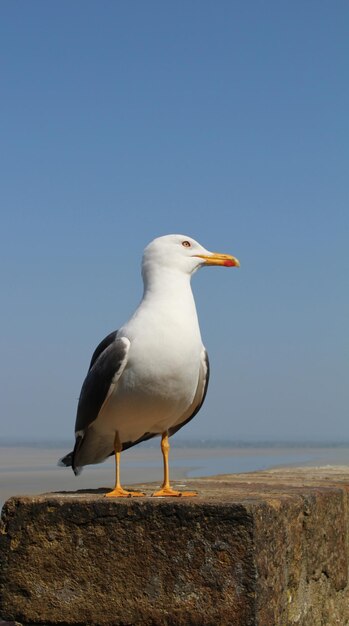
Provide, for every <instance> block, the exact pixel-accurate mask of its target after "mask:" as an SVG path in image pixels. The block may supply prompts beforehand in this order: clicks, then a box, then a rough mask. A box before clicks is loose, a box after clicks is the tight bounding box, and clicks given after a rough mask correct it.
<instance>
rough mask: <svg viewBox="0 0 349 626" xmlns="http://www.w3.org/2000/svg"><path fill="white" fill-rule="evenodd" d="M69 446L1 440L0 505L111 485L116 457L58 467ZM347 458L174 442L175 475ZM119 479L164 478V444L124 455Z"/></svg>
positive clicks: (346, 458) (337, 451)
mask: <svg viewBox="0 0 349 626" xmlns="http://www.w3.org/2000/svg"><path fill="white" fill-rule="evenodd" d="M66 452H67V449H66V448H64V449H63V448H58V447H57V448H55V447H53V446H49V447H38V446H35V447H34V446H30V445H28V446H23V445H21V446H14V445H11V446H0V505H1V504H2V503H3V502H4V501H5V500H6V499H7V498H9V497H10V496H12V495H18V494H36V493H46V492H49V491H71V490H72V491H75V490H77V489H89V488H90V489H96V488H98V487H111V486H113V480H114V461H113V459H112V458H111V459H108V460H107V461H106V462H105V463H102V464H101V465H94V466H89V467H86V468H85V469H84V471H83V473H82V475H81V476H79V477H76V476H74V474H73V472H72V471H71V470H70V469H69V468H61V467H57V460H58V459H59V458H60V457H62V456H63V455H64V454H65V453H66ZM343 464H349V446H348V447H337V446H329V447H314V446H311V447H309V446H301V445H300V446H293V447H290V446H283V445H278V446H277V445H275V444H273V445H272V446H271V445H267V444H266V445H265V446H263V447H262V446H258V447H253V446H251V447H250V446H248V447H246V446H244V447H236V446H234V445H232V446H231V447H229V446H224V447H219V446H218V447H217V446H214V447H208V446H207V445H205V447H200V446H198V445H196V446H195V447H185V446H183V444H182V443H181V445H180V446H179V447H177V448H176V443H175V441H174V442H173V445H172V447H171V455H170V468H171V478H172V479H173V480H174V481H178V480H183V479H184V478H193V477H199V476H213V475H216V474H233V473H239V472H251V471H256V470H263V469H268V468H271V467H278V466H292V465H303V466H304V465H343ZM121 479H122V483H123V484H124V485H126V486H127V485H130V484H134V483H137V482H142V483H144V482H154V481H157V483H158V484H160V482H161V480H162V457H161V452H160V446H158V447H157V446H155V445H153V446H151V447H150V446H149V445H145V446H144V445H141V446H136V447H135V448H132V449H131V450H128V451H126V452H125V453H124V454H123V455H122V462H121Z"/></svg>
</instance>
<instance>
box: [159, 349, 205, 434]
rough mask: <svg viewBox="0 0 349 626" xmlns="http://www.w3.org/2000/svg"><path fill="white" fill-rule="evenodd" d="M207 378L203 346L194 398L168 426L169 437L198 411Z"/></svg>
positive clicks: (203, 397)
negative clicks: (177, 418)
mask: <svg viewBox="0 0 349 626" xmlns="http://www.w3.org/2000/svg"><path fill="white" fill-rule="evenodd" d="M209 378H210V362H209V360H208V354H207V351H206V350H205V348H203V350H202V353H201V364H200V372H199V380H198V386H197V388H196V393H195V396H194V400H193V402H192V403H191V405H190V407H189V408H188V409H187V411H186V412H185V413H184V414H183V415H182V416H181V418H180V419H179V420H178V422H177V424H175V425H174V426H172V428H169V431H168V434H169V436H170V437H171V436H172V435H174V434H175V433H176V432H177V431H178V430H179V429H180V428H182V427H183V426H185V425H186V424H188V422H190V420H192V419H193V417H195V415H196V414H197V413H198V412H199V411H200V409H201V407H202V405H203V403H204V401H205V398H206V393H207V388H208V381H209Z"/></svg>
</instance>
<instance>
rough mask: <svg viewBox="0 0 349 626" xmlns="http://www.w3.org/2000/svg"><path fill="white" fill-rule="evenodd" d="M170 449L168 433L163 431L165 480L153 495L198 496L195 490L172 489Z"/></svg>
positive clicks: (162, 447) (162, 444)
mask: <svg viewBox="0 0 349 626" xmlns="http://www.w3.org/2000/svg"><path fill="white" fill-rule="evenodd" d="M169 450H170V444H169V441H168V434H167V432H166V433H163V434H162V437H161V452H162V458H163V461H164V482H163V483H162V486H161V489H160V490H159V491H155V493H153V494H152V495H153V496H155V497H164V496H165V497H167V496H175V497H179V496H184V497H185V496H197V495H198V494H197V493H196V492H195V491H176V490H175V489H172V487H171V485H170V473H169V469H168V453H169Z"/></svg>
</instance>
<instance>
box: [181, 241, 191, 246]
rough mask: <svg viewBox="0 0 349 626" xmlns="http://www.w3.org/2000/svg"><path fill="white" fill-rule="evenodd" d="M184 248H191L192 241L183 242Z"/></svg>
mask: <svg viewBox="0 0 349 626" xmlns="http://www.w3.org/2000/svg"><path fill="white" fill-rule="evenodd" d="M182 246H184V247H185V248H190V246H191V243H190V241H182Z"/></svg>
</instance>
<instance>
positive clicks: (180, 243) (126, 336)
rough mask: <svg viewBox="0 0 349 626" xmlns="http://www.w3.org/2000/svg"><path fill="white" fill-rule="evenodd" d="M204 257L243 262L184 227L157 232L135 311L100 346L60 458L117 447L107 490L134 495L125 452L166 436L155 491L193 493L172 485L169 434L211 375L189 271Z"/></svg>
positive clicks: (189, 414)
mask: <svg viewBox="0 0 349 626" xmlns="http://www.w3.org/2000/svg"><path fill="white" fill-rule="evenodd" d="M206 265H220V266H225V267H239V266H240V263H239V261H238V259H236V258H235V257H234V256H231V255H230V254H219V253H216V252H209V251H208V250H206V249H205V248H204V247H203V246H201V245H200V244H199V243H198V242H197V241H195V240H194V239H192V238H191V237H188V236H185V235H165V236H163V237H158V238H156V239H154V240H153V241H152V242H151V243H150V244H149V245H148V246H147V247H146V248H145V250H144V254H143V260H142V276H143V283H144V292H143V298H142V300H141V303H140V304H139V306H138V308H137V309H136V311H135V313H134V314H133V315H132V317H131V318H130V319H129V320H128V322H126V323H125V324H124V325H123V326H122V327H121V328H120V329H119V330H117V331H114V332H112V333H110V334H109V335H108V336H107V337H105V339H103V341H101V343H100V344H99V345H98V346H97V348H96V349H95V351H94V353H93V355H92V359H91V363H90V366H89V369H88V372H87V375H86V378H85V380H84V383H83V385H82V389H81V393H80V398H79V402H78V408H77V417H76V423H75V446H74V450H73V451H72V452H70V453H69V454H67V455H66V456H65V457H64V458H63V459H61V461H60V462H59V464H60V465H64V466H67V467H72V469H73V471H74V473H75V474H79V473H80V471H81V469H82V467H83V466H84V465H90V464H94V463H101V462H102V461H104V460H105V459H106V458H107V457H109V456H112V455H115V467H116V479H115V487H114V489H113V490H112V491H110V492H109V493H107V494H106V496H108V497H136V496H144V495H145V494H143V493H141V492H138V491H128V490H126V489H124V488H123V487H122V486H121V482H120V455H121V452H123V451H124V450H127V449H128V448H131V447H132V446H135V445H136V444H138V443H140V442H142V441H146V440H148V439H151V438H152V437H156V436H161V451H162V457H163V465H164V479H163V483H162V486H161V488H160V490H158V491H156V492H155V493H153V494H152V495H153V496H195V495H197V494H196V493H195V492H185V491H184V492H183V491H182V492H181V491H176V490H175V489H173V488H172V487H171V485H170V477H169V461H168V459H169V449H170V445H169V437H171V436H172V435H174V434H175V433H176V432H177V431H178V430H179V429H180V428H182V427H183V426H185V424H187V423H188V422H189V421H190V420H191V419H192V418H193V417H194V416H195V415H196V414H197V412H198V411H199V410H200V408H201V407H202V405H203V402H204V400H205V396H206V392H207V387H208V381H209V360H208V355H207V351H206V349H205V347H204V345H203V343H202V339H201V334H200V327H199V322H198V317H197V312H196V307H195V301H194V297H193V293H192V290H191V285H190V279H191V276H192V274H193V273H194V272H196V270H198V269H199V268H201V267H203V266H206Z"/></svg>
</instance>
